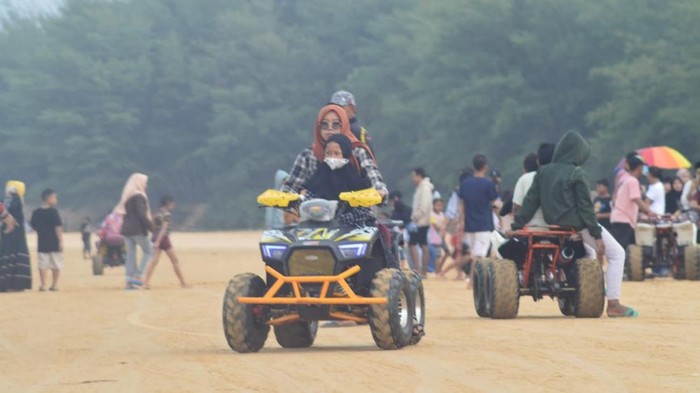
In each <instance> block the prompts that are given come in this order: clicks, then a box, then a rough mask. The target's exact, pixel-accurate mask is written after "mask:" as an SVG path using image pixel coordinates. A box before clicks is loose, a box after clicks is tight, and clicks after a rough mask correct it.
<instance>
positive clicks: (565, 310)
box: [557, 294, 576, 317]
mask: <svg viewBox="0 0 700 393" xmlns="http://www.w3.org/2000/svg"><path fill="white" fill-rule="evenodd" d="M557 303H559V311H561V313H562V315H565V316H567V317H571V316H574V315H576V310H575V309H574V299H572V298H571V296H569V295H563V294H562V295H559V297H558V298H557Z"/></svg>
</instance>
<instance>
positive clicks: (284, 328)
mask: <svg viewBox="0 0 700 393" xmlns="http://www.w3.org/2000/svg"><path fill="white" fill-rule="evenodd" d="M274 331H275V339H277V343H279V345H281V346H282V348H308V347H310V346H312V345H313V343H314V340H315V339H316V332H318V321H311V322H306V321H299V322H293V323H288V324H285V325H278V326H275V329H274Z"/></svg>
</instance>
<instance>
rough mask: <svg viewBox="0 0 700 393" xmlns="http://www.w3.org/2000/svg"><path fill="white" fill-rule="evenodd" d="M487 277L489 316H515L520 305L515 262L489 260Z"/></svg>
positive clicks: (509, 317)
mask: <svg viewBox="0 0 700 393" xmlns="http://www.w3.org/2000/svg"><path fill="white" fill-rule="evenodd" d="M487 279H488V281H489V282H488V287H487V294H486V296H488V300H487V304H488V306H487V312H490V316H491V318H493V319H511V318H515V317H516V316H517V315H518V308H519V307H520V288H519V285H518V268H517V267H516V266H515V262H513V261H511V260H509V259H500V260H496V261H493V262H491V263H490V264H489V265H488V276H487ZM489 308H490V310H488V309H489Z"/></svg>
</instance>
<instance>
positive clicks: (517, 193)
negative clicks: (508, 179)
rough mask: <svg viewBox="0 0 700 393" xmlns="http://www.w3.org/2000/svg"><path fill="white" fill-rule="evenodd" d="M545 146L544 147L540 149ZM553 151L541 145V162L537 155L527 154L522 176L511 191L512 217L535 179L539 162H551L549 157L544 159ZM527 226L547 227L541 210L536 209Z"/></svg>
mask: <svg viewBox="0 0 700 393" xmlns="http://www.w3.org/2000/svg"><path fill="white" fill-rule="evenodd" d="M542 146H545V147H542ZM552 150H553V149H549V145H545V144H542V145H541V146H540V149H539V150H538V152H539V151H541V153H542V160H540V159H539V153H538V154H535V153H531V154H528V155H527V156H526V157H525V159H524V160H523V172H525V173H523V175H522V176H520V178H519V179H518V181H517V182H516V183H515V189H514V190H513V216H515V215H516V214H517V213H518V211H519V210H520V208H521V207H522V205H523V201H525V196H526V195H527V192H528V191H529V190H530V186H532V181H533V180H534V179H535V175H536V174H537V169H538V168H539V167H540V165H539V161H544V162H546V163H549V161H551V156H547V157H545V155H546V154H549V153H550V152H551V151H552ZM528 226H532V227H547V223H546V222H545V221H544V216H543V215H542V209H541V208H538V209H537V211H536V212H535V215H534V216H533V217H532V220H530V222H529V223H528Z"/></svg>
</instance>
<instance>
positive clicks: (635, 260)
mask: <svg viewBox="0 0 700 393" xmlns="http://www.w3.org/2000/svg"><path fill="white" fill-rule="evenodd" d="M627 279H628V280H629V281H644V252H643V250H642V247H640V246H638V245H636V244H630V245H629V246H627Z"/></svg>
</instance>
